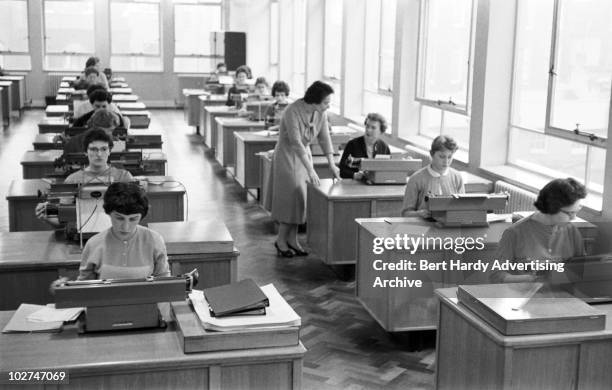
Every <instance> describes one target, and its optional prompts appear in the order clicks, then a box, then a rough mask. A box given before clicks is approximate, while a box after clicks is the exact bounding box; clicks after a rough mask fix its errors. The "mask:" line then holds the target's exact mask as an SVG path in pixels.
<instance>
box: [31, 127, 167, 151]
mask: <svg viewBox="0 0 612 390" xmlns="http://www.w3.org/2000/svg"><path fill="white" fill-rule="evenodd" d="M56 136H57V134H53V133H45V134H36V136H35V137H34V142H32V145H33V146H34V150H50V149H61V150H64V144H63V143H61V142H53V138H55V137H56ZM153 136H156V137H159V140H156V141H155V142H152V143H151V142H150V138H151V137H153ZM143 143H149V144H148V145H147V146H146V147H145V148H146V149H161V148H162V144H163V142H162V140H161V134H160V133H157V132H155V133H154V132H150V131H146V130H132V129H131V128H130V129H129V130H128V143H127V145H126V146H127V149H135V150H140V149H142V147H140V146H139V145H142V144H143Z"/></svg>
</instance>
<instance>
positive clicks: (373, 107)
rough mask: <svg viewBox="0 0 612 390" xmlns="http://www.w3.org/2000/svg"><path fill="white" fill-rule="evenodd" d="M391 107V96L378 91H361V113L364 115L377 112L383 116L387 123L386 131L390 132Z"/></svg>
mask: <svg viewBox="0 0 612 390" xmlns="http://www.w3.org/2000/svg"><path fill="white" fill-rule="evenodd" d="M392 107H393V99H392V98H391V96H387V95H381V94H379V93H373V92H369V91H364V92H363V112H362V115H363V116H366V115H367V114H368V113H370V112H378V113H379V114H381V115H382V116H384V117H385V119H386V120H387V123H388V124H389V130H387V132H388V133H389V134H391V130H390V129H391V111H392Z"/></svg>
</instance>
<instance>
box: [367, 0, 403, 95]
mask: <svg viewBox="0 0 612 390" xmlns="http://www.w3.org/2000/svg"><path fill="white" fill-rule="evenodd" d="M378 1H379V3H378V4H379V5H380V10H379V14H378V18H379V21H378V69H377V73H378V75H377V77H376V85H377V88H378V91H371V92H374V93H378V94H379V95H385V96H390V97H393V82H391V88H390V89H386V88H382V86H381V82H380V77H381V75H382V71H381V68H382V66H381V63H382V59H383V55H382V42H383V31H382V30H383V23H384V20H383V17H384V12H383V7H384V3H385V2H384V0H378ZM394 15H397V0H395V12H394ZM394 26H395V30H397V19H396V20H395V21H394ZM395 38H396V36H395V35H394V36H393V46H394V47H395ZM393 57H394V58H393V59H394V60H395V49H394V50H393ZM394 62H395V61H394ZM394 74H395V66H393V75H394ZM393 75H392V76H393ZM364 89H365V88H364Z"/></svg>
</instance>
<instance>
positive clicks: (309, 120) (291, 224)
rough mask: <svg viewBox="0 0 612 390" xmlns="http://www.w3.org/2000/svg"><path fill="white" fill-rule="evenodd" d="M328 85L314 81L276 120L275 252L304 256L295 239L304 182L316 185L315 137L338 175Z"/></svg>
mask: <svg viewBox="0 0 612 390" xmlns="http://www.w3.org/2000/svg"><path fill="white" fill-rule="evenodd" d="M332 93H334V90H333V89H332V87H330V86H329V85H327V84H325V83H323V82H321V81H315V82H314V83H313V84H312V85H311V86H310V87H308V89H307V90H306V93H305V94H304V98H303V99H298V100H297V101H295V102H294V103H292V104H290V105H289V106H288V107H287V108H286V109H285V111H284V113H283V116H282V118H281V121H280V129H279V135H278V142H277V143H276V148H275V149H274V160H273V162H272V177H273V179H272V182H273V189H272V218H274V219H275V220H276V221H278V222H279V229H278V237H277V238H276V242H274V246H275V247H276V251H277V253H278V255H279V256H282V257H293V256H294V255H295V256H306V255H308V253H307V252H305V251H304V249H303V248H302V247H301V246H300V244H299V243H298V240H297V230H298V225H299V224H302V223H304V222H306V182H307V181H310V182H311V183H313V184H315V185H318V184H319V176H318V175H317V173H316V172H315V170H314V166H313V164H312V155H311V152H310V143H311V142H312V141H314V139H315V138H317V139H318V141H319V144H320V145H321V148H322V149H323V152H324V153H325V155H326V157H327V162H328V163H329V168H330V169H331V171H332V173H333V175H334V177H335V178H337V179H340V170H339V169H338V167H336V165H335V164H334V157H333V147H332V143H331V138H330V135H329V124H328V122H327V113H326V112H325V111H326V110H327V109H328V108H329V104H330V100H331V96H330V95H331V94H332Z"/></svg>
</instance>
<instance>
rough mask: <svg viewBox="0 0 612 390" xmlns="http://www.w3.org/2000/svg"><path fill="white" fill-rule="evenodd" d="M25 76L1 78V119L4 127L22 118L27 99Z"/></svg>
mask: <svg viewBox="0 0 612 390" xmlns="http://www.w3.org/2000/svg"><path fill="white" fill-rule="evenodd" d="M25 96H26V91H25V76H0V117H1V118H2V123H3V125H4V126H8V125H10V123H11V117H13V116H17V117H19V116H21V110H22V109H23V108H24V107H25V99H26V97H25Z"/></svg>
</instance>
